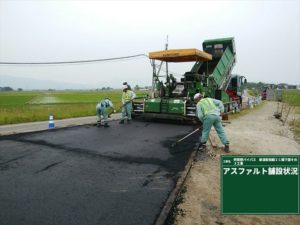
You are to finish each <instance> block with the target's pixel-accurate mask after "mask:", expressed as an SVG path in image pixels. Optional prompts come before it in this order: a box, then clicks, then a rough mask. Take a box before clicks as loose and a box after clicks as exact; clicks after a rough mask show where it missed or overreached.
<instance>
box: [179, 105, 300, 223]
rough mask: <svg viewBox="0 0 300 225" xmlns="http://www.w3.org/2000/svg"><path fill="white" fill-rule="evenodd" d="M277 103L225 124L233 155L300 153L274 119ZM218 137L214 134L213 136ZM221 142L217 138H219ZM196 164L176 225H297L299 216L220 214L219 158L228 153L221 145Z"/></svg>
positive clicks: (188, 182)
mask: <svg viewBox="0 0 300 225" xmlns="http://www.w3.org/2000/svg"><path fill="white" fill-rule="evenodd" d="M276 106H277V105H276V103H274V102H268V103H267V104H265V105H263V106H262V107H261V108H259V109H256V110H254V111H253V112H251V113H249V114H247V115H245V116H242V117H240V118H237V119H235V120H233V121H232V123H231V124H228V125H226V127H225V130H226V133H227V135H228V137H229V140H230V143H231V153H230V154H243V155H254V154H255V155H256V154H287V155H289V154H296V155H298V154H300V145H299V144H298V143H297V142H296V141H295V140H294V138H293V134H292V133H291V131H290V130H289V128H288V127H287V126H282V122H280V121H279V120H277V119H275V118H274V117H273V113H274V112H275V111H276ZM214 135H215V134H214ZM216 139H218V138H216ZM218 146H220V148H218V149H217V150H211V149H210V147H209V149H208V151H207V153H206V154H205V155H204V156H203V157H202V159H199V160H198V161H197V162H195V163H194V165H193V167H192V169H191V172H190V173H189V175H188V177H187V180H186V182H185V187H186V192H185V193H184V194H183V202H182V203H181V204H180V205H179V206H178V208H179V210H178V211H179V212H182V213H180V214H179V215H177V216H176V218H175V224H176V225H216V224H217V225H238V224H242V225H244V224H245V225H248V224H250V225H296V224H300V216H299V215H259V216H256V215H226V216H222V215H221V214H220V155H222V154H225V153H224V151H223V150H222V148H221V146H222V145H221V144H220V143H218Z"/></svg>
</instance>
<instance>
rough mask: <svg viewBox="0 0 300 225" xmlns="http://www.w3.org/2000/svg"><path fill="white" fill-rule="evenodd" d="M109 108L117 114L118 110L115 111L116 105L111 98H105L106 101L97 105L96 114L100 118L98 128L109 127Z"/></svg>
mask: <svg viewBox="0 0 300 225" xmlns="http://www.w3.org/2000/svg"><path fill="white" fill-rule="evenodd" d="M108 108H111V109H112V110H113V112H116V110H115V109H114V105H113V103H112V102H111V101H110V99H109V98H105V99H104V100H101V101H99V102H98V104H97V105H96V113H97V116H98V121H97V126H103V125H104V127H109V125H108V123H107V119H108V116H109V115H108V113H107V109H108Z"/></svg>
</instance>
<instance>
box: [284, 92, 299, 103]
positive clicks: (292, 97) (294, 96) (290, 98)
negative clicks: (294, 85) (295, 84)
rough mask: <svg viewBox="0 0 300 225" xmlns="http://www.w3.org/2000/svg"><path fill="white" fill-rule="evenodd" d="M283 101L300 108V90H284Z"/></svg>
mask: <svg viewBox="0 0 300 225" xmlns="http://www.w3.org/2000/svg"><path fill="white" fill-rule="evenodd" d="M282 97H283V101H284V102H286V103H288V104H290V105H295V106H300V90H284V92H283V93H282Z"/></svg>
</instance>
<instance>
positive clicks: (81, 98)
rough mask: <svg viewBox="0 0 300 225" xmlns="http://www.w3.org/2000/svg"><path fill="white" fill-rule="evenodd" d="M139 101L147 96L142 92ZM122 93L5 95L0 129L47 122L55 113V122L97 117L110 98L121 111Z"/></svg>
mask: <svg viewBox="0 0 300 225" xmlns="http://www.w3.org/2000/svg"><path fill="white" fill-rule="evenodd" d="M136 94H137V96H138V97H142V96H145V95H146V94H147V93H146V92H142V91H138V92H136ZM121 95H122V91H121V90H111V91H51V92H42V91H40V92H37V91H35V92H31V91H30V92H29V91H22V92H1V93H0V125H3V124H14V123H23V122H34V121H44V120H48V119H49V114H50V113H52V114H53V115H54V118H55V119H65V118H74V117H82V116H93V115H96V111H95V107H96V104H97V102H98V101H99V100H101V99H104V98H105V97H109V98H110V99H111V101H112V102H113V103H114V106H115V108H116V110H117V111H120V107H121Z"/></svg>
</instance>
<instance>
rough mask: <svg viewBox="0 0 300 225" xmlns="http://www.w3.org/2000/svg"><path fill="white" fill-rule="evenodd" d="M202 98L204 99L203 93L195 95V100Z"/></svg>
mask: <svg viewBox="0 0 300 225" xmlns="http://www.w3.org/2000/svg"><path fill="white" fill-rule="evenodd" d="M201 97H202V95H201V93H197V94H195V95H194V100H196V99H198V98H201Z"/></svg>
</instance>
